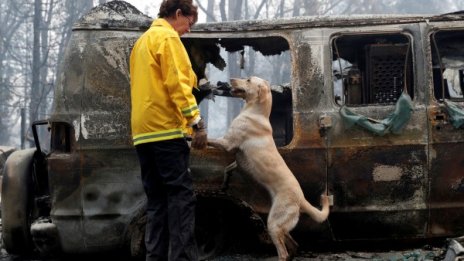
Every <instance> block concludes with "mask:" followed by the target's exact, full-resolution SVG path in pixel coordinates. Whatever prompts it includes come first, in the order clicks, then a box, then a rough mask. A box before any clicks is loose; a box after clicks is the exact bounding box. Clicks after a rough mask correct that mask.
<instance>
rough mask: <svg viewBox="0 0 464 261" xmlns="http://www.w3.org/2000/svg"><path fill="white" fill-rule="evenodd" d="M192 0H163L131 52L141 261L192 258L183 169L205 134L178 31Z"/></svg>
mask: <svg viewBox="0 0 464 261" xmlns="http://www.w3.org/2000/svg"><path fill="white" fill-rule="evenodd" d="M197 19H198V11H197V7H196V6H195V5H193V3H192V0H164V1H163V2H162V3H161V6H160V9H159V14H158V18H157V19H155V20H154V21H153V23H152V25H151V27H150V28H149V29H148V30H147V31H146V32H145V33H144V34H142V36H141V37H140V38H139V39H138V40H137V42H136V43H135V45H134V47H133V49H132V52H131V56H130V79H131V108H132V111H131V128H132V137H133V142H134V145H135V148H136V151H137V155H138V158H139V161H140V168H141V174H142V182H143V186H144V190H145V193H146V195H147V210H146V212H147V226H146V234H145V245H146V249H147V255H146V260H147V261H151V260H168V259H169V260H198V253H197V247H196V244H195V238H194V226H195V203H196V198H195V194H194V191H193V184H192V178H191V176H190V172H189V169H188V164H189V153H190V147H189V145H188V143H187V141H186V139H185V137H184V134H185V133H186V132H188V130H189V128H193V134H192V144H191V145H192V147H193V148H197V149H202V148H205V147H206V142H207V134H206V128H205V126H204V123H203V120H202V119H201V116H200V110H199V108H198V105H197V103H196V100H195V97H194V96H193V94H192V88H194V87H196V86H197V77H196V75H195V73H194V72H193V70H192V65H191V63H190V60H189V57H188V54H187V51H186V50H185V47H184V46H183V44H182V42H181V40H180V36H181V35H183V34H184V33H187V32H189V31H190V27H191V26H192V25H193V24H194V23H195V22H196V21H197Z"/></svg>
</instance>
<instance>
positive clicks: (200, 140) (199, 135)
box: [192, 119, 208, 150]
mask: <svg viewBox="0 0 464 261" xmlns="http://www.w3.org/2000/svg"><path fill="white" fill-rule="evenodd" d="M207 142H208V135H207V133H206V126H205V123H204V121H203V119H201V120H200V121H199V122H198V123H197V124H196V126H194V127H193V135H192V148H194V149H198V150H201V149H205V148H206V146H207Z"/></svg>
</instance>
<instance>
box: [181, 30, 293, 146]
mask: <svg viewBox="0 0 464 261" xmlns="http://www.w3.org/2000/svg"><path fill="white" fill-rule="evenodd" d="M182 41H183V42H184V45H185V47H186V49H187V52H188V53H189V56H190V60H191V61H192V67H193V68H194V71H195V73H196V74H197V76H198V78H199V79H201V78H207V80H208V81H209V82H210V84H211V85H213V86H215V87H218V86H220V85H221V84H223V83H228V82H229V81H230V78H248V77H250V76H258V77H260V78H263V79H265V80H267V81H269V83H270V84H271V89H272V99H273V102H272V111H271V116H270V122H271V125H272V127H273V136H274V141H275V142H276V144H277V146H284V145H287V144H289V143H290V141H291V139H292V138H293V116H292V94H291V86H290V82H291V79H290V77H291V67H292V66H291V56H290V47H289V44H288V42H287V40H285V39H284V38H283V37H276V36H271V37H256V38H245V37H241V38H182ZM207 97H208V98H210V99H203V100H202V102H201V103H200V110H201V111H202V116H203V117H204V118H206V119H207V125H208V136H209V137H212V138H216V137H221V136H223V135H224V134H225V132H226V130H227V128H228V126H229V125H230V122H231V121H232V120H233V119H234V118H235V116H237V115H238V113H239V112H240V109H241V107H242V106H243V101H242V100H241V99H238V98H235V97H231V95H230V93H228V92H222V91H215V92H214V95H209V96H207Z"/></svg>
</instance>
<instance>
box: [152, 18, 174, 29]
mask: <svg viewBox="0 0 464 261" xmlns="http://www.w3.org/2000/svg"><path fill="white" fill-rule="evenodd" d="M154 26H162V27H166V28H169V29H172V30H174V27H172V25H171V24H170V23H168V21H166V19H164V18H158V19H155V20H154V21H153V22H152V23H151V26H150V27H154Z"/></svg>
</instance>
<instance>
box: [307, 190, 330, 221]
mask: <svg viewBox="0 0 464 261" xmlns="http://www.w3.org/2000/svg"><path fill="white" fill-rule="evenodd" d="M321 203H322V210H319V209H317V208H315V207H314V206H313V205H311V203H309V202H308V201H307V200H304V201H303V202H301V210H302V212H304V213H306V214H308V215H309V216H310V217H311V218H313V219H314V221H316V222H318V223H322V222H323V221H324V220H326V219H327V217H328V216H329V208H330V203H329V197H328V196H327V195H322V196H321Z"/></svg>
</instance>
